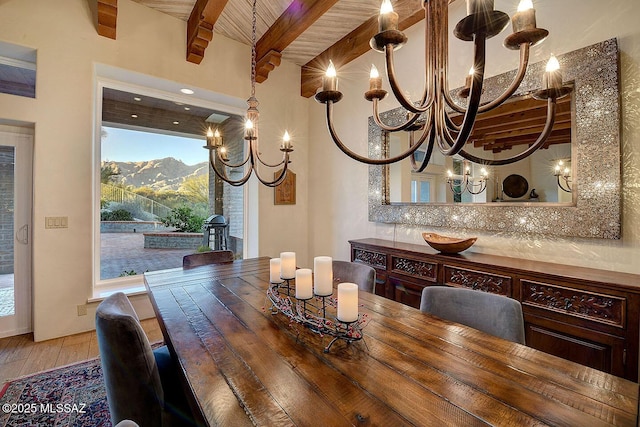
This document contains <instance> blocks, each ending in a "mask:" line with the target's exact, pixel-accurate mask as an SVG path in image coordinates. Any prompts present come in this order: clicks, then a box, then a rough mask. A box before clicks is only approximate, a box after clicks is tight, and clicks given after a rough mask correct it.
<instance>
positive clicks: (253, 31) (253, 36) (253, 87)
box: [251, 0, 258, 97]
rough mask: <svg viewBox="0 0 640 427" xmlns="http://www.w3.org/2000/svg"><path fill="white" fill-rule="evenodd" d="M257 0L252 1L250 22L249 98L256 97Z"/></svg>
mask: <svg viewBox="0 0 640 427" xmlns="http://www.w3.org/2000/svg"><path fill="white" fill-rule="evenodd" d="M256 3H257V0H253V12H252V13H253V16H252V21H251V97H254V96H255V95H256V27H257V15H258V13H257V8H256Z"/></svg>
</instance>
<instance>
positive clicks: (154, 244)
mask: <svg viewBox="0 0 640 427" xmlns="http://www.w3.org/2000/svg"><path fill="white" fill-rule="evenodd" d="M202 239H203V236H202V233H176V232H173V233H172V232H154V233H144V247H145V248H147V249H194V250H195V249H198V247H199V246H201V245H202Z"/></svg>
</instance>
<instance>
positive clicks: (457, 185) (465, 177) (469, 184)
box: [447, 160, 489, 195]
mask: <svg viewBox="0 0 640 427" xmlns="http://www.w3.org/2000/svg"><path fill="white" fill-rule="evenodd" d="M463 168H464V170H463V172H462V175H455V174H454V173H453V172H451V170H448V171H447V184H449V189H450V190H451V192H452V193H453V194H455V195H460V194H462V193H464V192H465V191H466V192H468V193H470V194H474V195H475V194H480V193H482V192H483V191H484V190H486V188H487V180H488V178H489V172H487V169H485V168H481V169H480V177H478V178H476V177H473V176H471V166H470V165H469V162H468V161H466V160H465V161H464V164H463Z"/></svg>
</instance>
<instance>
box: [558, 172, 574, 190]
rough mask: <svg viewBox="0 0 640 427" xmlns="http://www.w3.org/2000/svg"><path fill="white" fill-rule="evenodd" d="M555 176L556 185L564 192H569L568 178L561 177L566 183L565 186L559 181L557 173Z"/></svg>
mask: <svg viewBox="0 0 640 427" xmlns="http://www.w3.org/2000/svg"><path fill="white" fill-rule="evenodd" d="M556 178H557V179H558V187H560V189H561V190H562V191H564V192H566V193H571V186H570V185H569V180H568V179H567V178H564V177H563V179H564V181H565V183H566V184H567V187H566V188H565V187H564V186H563V185H562V183H561V182H560V176H559V175H558V176H557V177H556Z"/></svg>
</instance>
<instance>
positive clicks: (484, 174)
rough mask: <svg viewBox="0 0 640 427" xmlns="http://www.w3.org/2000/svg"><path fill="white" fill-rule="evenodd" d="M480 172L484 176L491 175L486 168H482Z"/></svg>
mask: <svg viewBox="0 0 640 427" xmlns="http://www.w3.org/2000/svg"><path fill="white" fill-rule="evenodd" d="M480 173H481V174H482V176H487V175H489V172H487V170H486V169H485V168H482V169H480Z"/></svg>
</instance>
